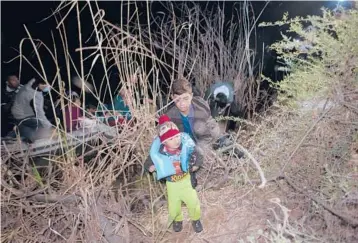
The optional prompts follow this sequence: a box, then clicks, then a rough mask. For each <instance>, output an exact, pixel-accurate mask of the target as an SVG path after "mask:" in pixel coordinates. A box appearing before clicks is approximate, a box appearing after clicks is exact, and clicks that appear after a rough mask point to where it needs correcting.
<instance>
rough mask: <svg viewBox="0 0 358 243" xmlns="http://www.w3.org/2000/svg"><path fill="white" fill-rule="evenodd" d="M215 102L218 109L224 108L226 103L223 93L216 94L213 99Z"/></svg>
mask: <svg viewBox="0 0 358 243" xmlns="http://www.w3.org/2000/svg"><path fill="white" fill-rule="evenodd" d="M215 102H216V103H217V104H218V106H219V107H220V108H224V107H225V106H226V105H227V103H228V99H227V96H226V95H225V94H224V93H218V94H217V95H216V97H215Z"/></svg>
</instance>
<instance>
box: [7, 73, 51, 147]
mask: <svg viewBox="0 0 358 243" xmlns="http://www.w3.org/2000/svg"><path fill="white" fill-rule="evenodd" d="M50 89H51V86H50V85H49V84H48V83H47V82H46V81H45V80H42V79H31V80H30V81H29V82H28V83H27V84H26V85H25V86H24V87H23V88H22V89H20V91H19V92H18V93H17V95H16V97H15V100H14V103H13V106H12V108H11V113H12V115H13V117H14V118H15V120H16V124H17V126H18V129H19V132H20V136H21V137H24V138H25V139H27V140H28V141H30V142H34V141H35V140H36V139H37V138H38V137H39V135H40V133H39V131H38V130H39V129H44V130H45V129H47V130H52V124H51V122H50V121H49V120H48V119H47V117H46V115H45V111H44V97H43V93H48V92H49V91H50Z"/></svg>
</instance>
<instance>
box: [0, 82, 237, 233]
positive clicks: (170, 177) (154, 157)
mask: <svg viewBox="0 0 358 243" xmlns="http://www.w3.org/2000/svg"><path fill="white" fill-rule="evenodd" d="M50 88H51V87H50V86H49V84H48V83H46V82H45V81H44V80H41V79H32V80H31V81H30V82H28V83H27V84H26V85H24V86H21V85H20V83H19V80H18V79H17V77H16V76H9V77H8V81H7V88H6V92H7V95H6V99H7V102H6V103H4V104H5V105H4V108H6V111H9V110H10V111H11V112H10V113H11V115H12V117H13V120H14V124H15V125H17V126H18V129H19V132H20V134H21V136H24V137H27V138H29V139H31V140H33V139H36V133H37V132H38V129H39V128H42V129H50V130H51V129H53V128H52V127H53V126H52V124H51V122H50V121H49V120H48V119H47V118H46V115H45V112H44V107H43V104H44V97H43V94H44V93H47V92H49V91H50ZM66 95H67V98H68V99H67V100H68V102H67V104H66V108H65V111H64V113H65V117H64V119H63V120H64V123H65V124H66V129H67V131H72V130H74V129H78V127H79V120H80V118H81V117H84V116H83V114H82V112H81V102H80V97H79V96H78V94H76V93H74V92H70V93H67V94H66ZM123 95H125V94H123V93H119V94H118V95H117V96H116V97H115V101H114V105H113V106H106V107H104V108H101V109H98V108H97V107H95V106H92V105H89V106H88V107H87V110H86V114H85V117H87V118H94V117H96V116H97V114H98V113H99V112H102V116H103V114H104V113H106V112H107V110H116V111H119V112H120V113H121V114H119V116H118V117H119V118H120V119H119V120H117V119H116V118H113V119H112V120H110V119H109V120H107V121H108V125H116V124H117V122H119V123H122V122H123V121H128V120H131V119H132V116H131V111H130V109H129V107H128V104H127V103H126V101H125V100H126V99H125V98H123ZM170 96H171V99H172V100H173V103H174V104H172V105H170V106H169V107H168V109H167V110H166V112H165V114H164V115H162V116H161V117H160V118H159V125H158V136H157V137H156V138H155V140H154V141H153V143H152V145H151V148H150V152H149V156H148V158H147V160H146V161H145V163H144V167H145V169H146V170H147V171H148V172H151V173H153V172H156V175H157V179H158V180H165V181H166V186H167V193H168V211H169V216H170V219H171V220H172V222H173V230H174V231H175V232H179V231H181V230H182V228H183V213H182V210H181V204H182V202H184V203H185V204H186V206H187V207H188V211H189V217H190V219H191V220H192V226H193V229H194V231H195V232H197V233H199V232H201V231H202V230H203V226H202V224H201V221H200V219H201V210H200V201H199V198H198V195H197V192H196V189H195V188H196V186H197V179H196V172H197V171H198V170H199V169H200V167H201V165H202V164H203V161H204V157H205V154H206V151H207V150H211V149H213V144H215V143H216V144H217V142H218V141H221V144H225V145H228V143H230V141H225V140H227V139H228V137H227V136H224V133H223V131H221V129H220V127H219V125H218V123H217V122H216V120H215V119H214V118H213V116H214V117H215V116H217V115H225V113H227V110H230V107H231V105H233V103H234V92H233V88H232V86H230V85H228V84H226V83H216V84H214V85H213V86H212V87H211V88H210V90H209V91H208V93H207V95H205V98H206V100H205V99H204V98H202V97H200V96H195V95H194V94H193V88H192V86H191V84H190V82H189V81H188V80H186V79H185V78H180V79H177V80H175V81H174V82H173V84H172V87H171V91H170ZM112 115H113V114H112ZM223 140H224V141H223Z"/></svg>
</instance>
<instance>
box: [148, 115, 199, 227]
mask: <svg viewBox="0 0 358 243" xmlns="http://www.w3.org/2000/svg"><path fill="white" fill-rule="evenodd" d="M158 133H159V136H158V137H157V138H156V139H155V140H154V141H153V143H152V146H151V148H150V160H151V161H150V160H149V161H148V160H147V162H146V164H145V167H146V169H147V170H148V171H149V172H154V171H156V172H157V179H158V180H161V179H163V178H165V180H166V186H167V193H168V211H169V217H170V221H171V222H173V230H174V231H175V232H180V231H181V230H182V228H183V213H182V210H181V204H182V202H184V203H185V204H186V206H187V208H188V211H189V217H190V219H191V221H192V226H193V229H194V231H195V232H196V233H199V232H201V231H202V230H203V227H202V224H201V222H200V217H201V212H200V201H199V198H198V195H197V192H196V190H195V189H194V188H193V185H192V182H191V179H190V173H189V172H190V171H196V170H198V169H199V167H200V165H201V164H202V159H201V157H200V155H199V154H198V153H197V151H196V148H195V143H194V141H193V140H192V139H191V138H190V136H189V135H188V134H186V133H181V132H180V131H179V129H178V127H177V126H176V125H175V124H174V123H173V122H171V121H170V118H169V117H168V116H166V115H163V116H161V117H160V118H159V128H158Z"/></svg>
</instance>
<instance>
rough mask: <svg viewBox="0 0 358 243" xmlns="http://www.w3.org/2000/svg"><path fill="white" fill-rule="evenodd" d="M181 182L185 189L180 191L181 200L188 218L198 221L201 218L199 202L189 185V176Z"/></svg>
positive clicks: (194, 191)
mask: <svg viewBox="0 0 358 243" xmlns="http://www.w3.org/2000/svg"><path fill="white" fill-rule="evenodd" d="M183 180H185V181H183V182H184V183H185V184H186V186H185V188H182V189H181V193H180V194H181V198H180V199H181V200H183V202H184V203H185V205H186V206H187V208H188V212H189V217H190V219H191V220H193V221H195V220H199V219H200V217H201V210H200V201H199V197H198V194H197V192H196V190H195V189H193V187H192V185H191V180H190V176H187V177H186V178H184V179H183Z"/></svg>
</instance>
